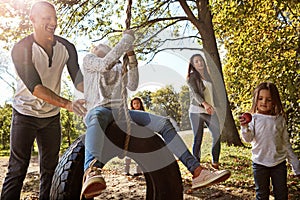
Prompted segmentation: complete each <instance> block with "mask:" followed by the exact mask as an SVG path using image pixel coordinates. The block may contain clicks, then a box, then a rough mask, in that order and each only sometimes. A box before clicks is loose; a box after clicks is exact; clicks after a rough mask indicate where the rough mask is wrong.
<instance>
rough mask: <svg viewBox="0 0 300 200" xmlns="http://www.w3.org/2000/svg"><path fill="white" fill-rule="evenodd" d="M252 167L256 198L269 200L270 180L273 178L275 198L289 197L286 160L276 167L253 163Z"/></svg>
mask: <svg viewBox="0 0 300 200" xmlns="http://www.w3.org/2000/svg"><path fill="white" fill-rule="evenodd" d="M252 168H253V174H254V182H255V191H256V200H269V196H270V180H272V186H273V193H274V197H275V199H276V200H287V199H288V188H287V167H286V161H283V162H282V163H280V164H278V165H276V166H274V167H266V166H263V165H259V164H256V163H252Z"/></svg>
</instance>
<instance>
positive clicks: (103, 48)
mask: <svg viewBox="0 0 300 200" xmlns="http://www.w3.org/2000/svg"><path fill="white" fill-rule="evenodd" d="M98 50H100V51H102V52H103V53H104V54H105V55H106V54H107V53H108V52H110V50H111V48H110V46H108V45H106V44H98V45H97V46H94V47H92V49H91V52H92V53H94V54H95V53H96V51H98Z"/></svg>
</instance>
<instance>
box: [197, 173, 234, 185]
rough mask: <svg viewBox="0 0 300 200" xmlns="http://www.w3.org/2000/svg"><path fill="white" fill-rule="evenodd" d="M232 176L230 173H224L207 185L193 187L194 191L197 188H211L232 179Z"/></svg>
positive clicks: (206, 183)
mask: <svg viewBox="0 0 300 200" xmlns="http://www.w3.org/2000/svg"><path fill="white" fill-rule="evenodd" d="M230 175H231V173H230V171H225V172H224V173H222V174H219V176H216V177H215V178H214V179H211V180H209V181H207V182H205V183H201V184H197V185H193V186H192V189H196V188H197V189H199V188H203V187H207V186H211V185H214V184H217V183H220V182H223V181H225V180H227V179H228V178H229V177H230Z"/></svg>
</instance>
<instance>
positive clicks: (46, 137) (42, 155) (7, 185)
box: [1, 110, 61, 200]
mask: <svg viewBox="0 0 300 200" xmlns="http://www.w3.org/2000/svg"><path fill="white" fill-rule="evenodd" d="M35 139H36V142H37V145H38V150H39V161H40V195H39V199H40V200H42V199H49V193H50V188H51V181H52V177H53V174H54V170H55V167H56V165H57V163H58V159H59V149H60V143H61V127H60V115H59V114H58V115H56V116H54V117H49V118H36V117H31V116H26V115H22V114H20V113H18V112H17V111H16V110H13V116H12V125H11V133H10V158H9V164H8V172H7V174H6V177H5V180H4V183H3V188H2V193H1V200H4V199H7V200H12V199H14V200H17V199H20V194H21V189H22V186H23V181H24V179H25V176H26V173H27V169H28V165H29V162H30V156H31V152H32V145H33V142H34V140H35Z"/></svg>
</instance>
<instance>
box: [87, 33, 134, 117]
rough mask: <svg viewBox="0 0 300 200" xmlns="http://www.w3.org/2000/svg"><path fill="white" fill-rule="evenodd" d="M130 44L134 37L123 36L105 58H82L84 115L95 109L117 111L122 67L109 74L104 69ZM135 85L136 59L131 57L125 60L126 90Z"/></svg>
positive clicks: (118, 65)
mask: <svg viewBox="0 0 300 200" xmlns="http://www.w3.org/2000/svg"><path fill="white" fill-rule="evenodd" d="M133 42H134V37H132V36H131V35H129V34H124V35H123V37H122V39H121V40H120V42H119V43H118V44H117V45H116V46H115V47H114V48H112V49H111V51H109V52H108V53H107V54H106V56H105V57H103V58H101V57H98V56H96V55H95V54H87V55H86V56H85V57H84V58H83V69H84V96H85V99H86V107H87V110H88V111H90V110H91V109H92V108H95V107H96V106H105V107H111V108H118V107H120V103H121V101H122V95H121V89H122V87H121V80H122V64H121V63H117V64H116V65H115V66H114V67H113V68H112V69H111V70H107V69H106V68H107V67H108V66H109V65H111V64H112V63H114V62H115V61H117V60H118V59H119V58H120V57H121V56H122V55H123V53H125V52H126V51H128V50H129V49H130V47H131V45H132V44H133ZM138 83H139V74H138V69H137V61H136V57H135V55H133V56H129V71H128V72H127V84H126V87H127V88H128V89H129V90H131V91H134V90H136V88H137V87H138Z"/></svg>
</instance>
